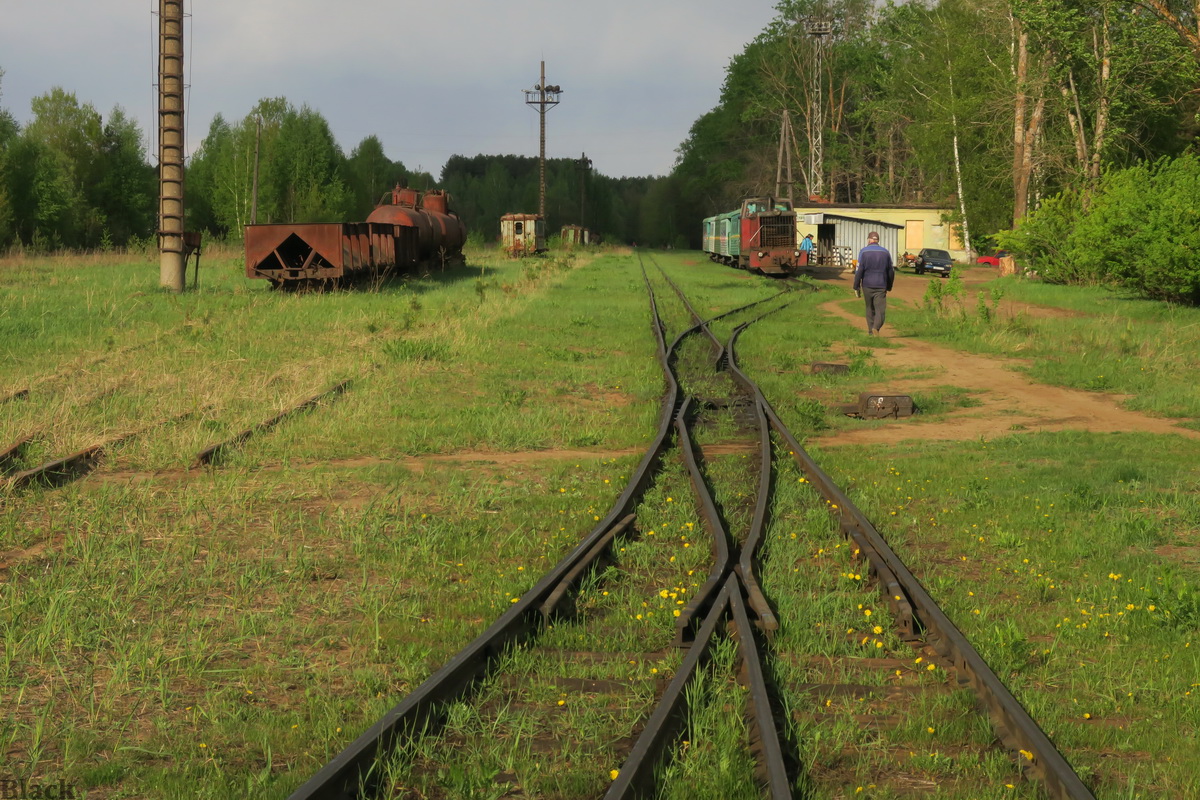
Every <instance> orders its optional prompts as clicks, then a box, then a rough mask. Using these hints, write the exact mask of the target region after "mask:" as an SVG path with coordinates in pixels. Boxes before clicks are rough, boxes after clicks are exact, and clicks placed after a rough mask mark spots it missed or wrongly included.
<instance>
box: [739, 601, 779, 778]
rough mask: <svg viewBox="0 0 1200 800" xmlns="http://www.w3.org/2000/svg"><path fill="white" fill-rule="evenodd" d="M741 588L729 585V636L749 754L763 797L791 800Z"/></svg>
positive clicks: (766, 686)
mask: <svg viewBox="0 0 1200 800" xmlns="http://www.w3.org/2000/svg"><path fill="white" fill-rule="evenodd" d="M744 588H746V587H745V582H744V581H743V582H742V586H741V587H738V586H736V581H734V580H733V579H732V578H731V579H730V582H729V612H730V616H731V617H732V625H731V629H732V633H733V635H734V636H735V637H736V639H737V643H738V652H739V653H740V654H741V656H742V676H743V678H744V681H743V685H744V686H745V687H746V689H747V694H746V704H747V709H746V711H747V717H748V722H749V724H748V725H747V733H748V735H749V740H750V741H749V744H750V752H751V753H752V754H753V755H754V764H755V770H756V772H757V773H758V778H759V782H760V783H761V784H762V785H763V786H764V787H765V788H766V790H767V791H766V792H765V794H766V795H767V796H769V797H771V798H773V800H790V799H791V797H792V781H791V777H790V776H789V775H788V770H787V762H786V761H785V760H784V757H783V745H782V744H781V742H780V740H779V729H778V728H777V727H776V723H775V719H776V713H775V709H774V707H773V705H772V699H771V691H770V686H769V684H768V683H767V677H766V673H765V671H764V670H763V663H762V657H761V656H760V654H759V652H758V644H757V642H756V641H755V637H754V628H753V627H752V626H751V625H750V618H749V616H748V615H747V614H746V604H745V602H744V601H743V599H742V591H741V590H742V589H744Z"/></svg>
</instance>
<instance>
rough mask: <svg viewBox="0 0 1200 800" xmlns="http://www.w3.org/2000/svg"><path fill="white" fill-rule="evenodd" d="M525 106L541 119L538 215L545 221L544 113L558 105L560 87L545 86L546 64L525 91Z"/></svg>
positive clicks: (543, 64)
mask: <svg viewBox="0 0 1200 800" xmlns="http://www.w3.org/2000/svg"><path fill="white" fill-rule="evenodd" d="M524 91H525V105H527V106H530V107H531V108H534V109H536V110H537V112H538V116H540V117H541V125H542V145H541V150H540V151H539V154H538V214H539V215H540V216H541V218H542V219H543V220H545V219H546V112H547V111H549V110H550V109H552V108H554V107H555V106H556V105H558V98H559V96H560V95H561V94H562V87H561V86H547V85H546V62H545V61H543V62H542V77H541V80H540V81H538V84H537V86H534V87H533V88H532V89H525V90H524Z"/></svg>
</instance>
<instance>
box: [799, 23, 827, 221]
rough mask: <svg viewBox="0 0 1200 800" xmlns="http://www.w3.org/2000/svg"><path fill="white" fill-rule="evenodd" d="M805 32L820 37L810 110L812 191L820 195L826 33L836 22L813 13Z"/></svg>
mask: <svg viewBox="0 0 1200 800" xmlns="http://www.w3.org/2000/svg"><path fill="white" fill-rule="evenodd" d="M804 32H805V33H807V34H808V35H809V36H812V37H813V38H814V39H815V40H816V48H815V56H814V58H813V62H814V66H813V74H812V102H811V103H810V111H809V123H808V124H809V128H810V132H809V145H810V146H809V153H808V157H809V164H808V173H809V181H810V185H809V193H810V194H813V195H816V196H818V197H820V196H821V194H822V193H823V192H824V191H825V140H824V136H825V120H824V119H823V108H822V104H821V70H822V69H823V64H822V62H823V60H824V59H823V58H822V56H823V55H824V50H825V37H826V36H830V35H832V34H833V23H832V22H830V21H829V20H824V19H818V18H816V17H809V18H808V19H806V20H805V21H804Z"/></svg>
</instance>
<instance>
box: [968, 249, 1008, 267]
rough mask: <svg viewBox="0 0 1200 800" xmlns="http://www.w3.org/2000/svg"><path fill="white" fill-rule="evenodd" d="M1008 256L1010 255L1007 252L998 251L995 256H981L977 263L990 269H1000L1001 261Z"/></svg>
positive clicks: (976, 260)
mask: <svg viewBox="0 0 1200 800" xmlns="http://www.w3.org/2000/svg"><path fill="white" fill-rule="evenodd" d="M1006 255H1008V251H1007V250H997V251H996V254H995V255H991V256H980V257H979V258H977V259H975V263H976V264H987V265H988V266H989V267H998V266H1000V259H1002V258H1004V257H1005V256H1006Z"/></svg>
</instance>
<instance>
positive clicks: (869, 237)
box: [867, 231, 879, 242]
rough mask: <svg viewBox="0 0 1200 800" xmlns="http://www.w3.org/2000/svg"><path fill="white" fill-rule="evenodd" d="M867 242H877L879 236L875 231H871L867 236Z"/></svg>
mask: <svg viewBox="0 0 1200 800" xmlns="http://www.w3.org/2000/svg"><path fill="white" fill-rule="evenodd" d="M867 241H868V242H878V241H879V234H878V233H876V232H875V231H871V232H870V233H868V234H867Z"/></svg>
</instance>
